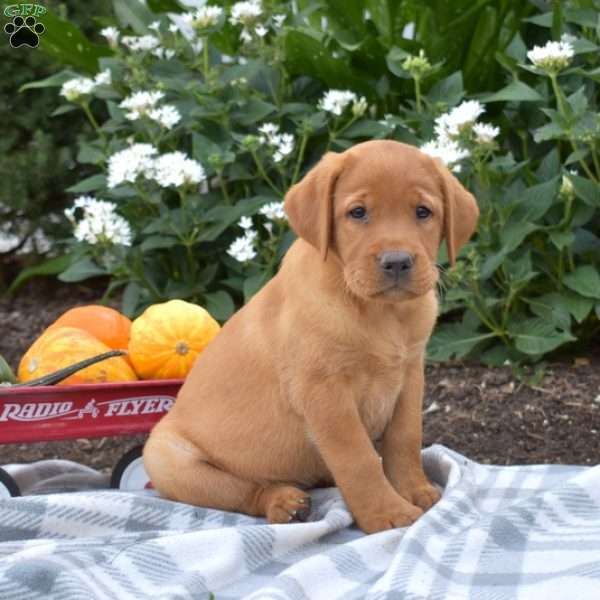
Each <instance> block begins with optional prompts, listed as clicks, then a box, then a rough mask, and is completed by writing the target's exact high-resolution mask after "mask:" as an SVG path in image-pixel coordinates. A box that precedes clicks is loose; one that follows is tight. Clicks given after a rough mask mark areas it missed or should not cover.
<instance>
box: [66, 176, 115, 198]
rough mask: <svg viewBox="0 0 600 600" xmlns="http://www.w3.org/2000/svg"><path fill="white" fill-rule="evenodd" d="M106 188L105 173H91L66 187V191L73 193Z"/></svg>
mask: <svg viewBox="0 0 600 600" xmlns="http://www.w3.org/2000/svg"><path fill="white" fill-rule="evenodd" d="M104 188H106V176H105V175H92V176H91V177H88V178H87V179H84V180H83V181H80V182H79V183H78V184H76V185H72V186H71V187H69V188H67V192H71V193H73V194H85V193H86V192H95V191H96V190H101V189H104Z"/></svg>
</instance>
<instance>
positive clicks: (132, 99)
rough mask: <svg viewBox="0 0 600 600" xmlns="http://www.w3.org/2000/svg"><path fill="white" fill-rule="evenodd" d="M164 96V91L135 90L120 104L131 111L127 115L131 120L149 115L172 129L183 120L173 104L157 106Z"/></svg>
mask: <svg viewBox="0 0 600 600" xmlns="http://www.w3.org/2000/svg"><path fill="white" fill-rule="evenodd" d="M163 98H164V94H163V93H162V92H135V93H134V94H132V95H131V96H128V97H127V98H125V100H123V101H122V102H121V104H119V106H120V107H121V108H125V109H127V110H128V111H129V112H128V113H126V115H125V116H126V117H127V118H128V119H129V120H130V121H137V120H138V119H139V118H140V117H144V116H147V117H148V118H150V119H152V120H153V121H156V122H157V123H159V124H160V125H162V126H163V127H165V128H166V129H172V128H173V127H174V126H175V125H177V123H179V121H181V115H180V114H179V111H178V110H177V109H176V108H175V107H174V106H172V105H171V104H165V105H163V106H161V107H157V106H156V104H157V103H158V102H159V101H160V100H162V99H163Z"/></svg>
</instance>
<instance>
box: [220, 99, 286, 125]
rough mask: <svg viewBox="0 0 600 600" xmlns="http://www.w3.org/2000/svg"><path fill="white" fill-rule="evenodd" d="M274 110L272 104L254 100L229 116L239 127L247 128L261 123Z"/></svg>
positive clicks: (274, 107) (275, 108)
mask: <svg viewBox="0 0 600 600" xmlns="http://www.w3.org/2000/svg"><path fill="white" fill-rule="evenodd" d="M276 110H277V107H276V106H275V105H274V104H270V103H269V102H265V101H264V100H260V99H258V98H255V99H252V100H250V101H249V102H247V103H246V104H245V105H244V106H243V107H242V108H241V109H240V110H238V111H236V112H234V113H233V114H232V115H231V116H232V118H233V119H235V120H236V121H237V122H238V123H240V124H241V125H245V126H246V127H248V126H250V125H254V124H255V123H258V122H259V121H262V120H263V119H264V118H265V117H267V116H269V115H270V114H272V113H274V112H275V111H276Z"/></svg>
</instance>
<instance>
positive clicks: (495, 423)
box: [0, 280, 600, 472]
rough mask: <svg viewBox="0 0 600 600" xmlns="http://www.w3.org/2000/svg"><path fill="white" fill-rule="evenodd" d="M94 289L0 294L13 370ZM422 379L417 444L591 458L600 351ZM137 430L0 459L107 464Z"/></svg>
mask: <svg viewBox="0 0 600 600" xmlns="http://www.w3.org/2000/svg"><path fill="white" fill-rule="evenodd" d="M101 294H102V288H101V287H98V286H97V285H94V286H88V285H75V284H69V285H65V284H59V283H56V282H54V281H51V280H36V281H32V282H30V283H29V284H28V285H26V286H25V287H23V288H21V290H20V291H19V292H18V293H17V294H16V295H15V296H14V297H6V296H0V355H3V356H4V357H5V359H6V360H7V361H8V362H9V364H11V366H12V367H13V369H16V367H17V365H18V362H19V359H20V357H21V356H22V355H23V353H24V352H25V350H27V348H28V347H29V345H30V344H31V343H32V342H33V341H34V339H35V338H36V337H37V336H38V335H39V334H40V333H41V332H42V331H43V330H44V328H45V327H46V326H47V325H49V324H50V323H51V322H52V321H53V320H54V319H56V318H57V317H58V316H59V315H60V314H61V313H62V312H64V311H65V310H67V308H71V307H73V306H77V305H80V304H89V303H96V302H98V300H99V298H100V297H101ZM592 354H594V357H592V356H591V355H592ZM426 381H427V390H426V396H425V400H424V407H425V415H424V440H423V442H424V445H425V446H428V445H430V444H433V443H439V444H444V445H446V446H448V447H450V448H452V449H454V450H456V451H458V452H461V453H462V454H465V455H466V456H468V457H469V458H471V459H473V460H477V461H479V462H483V463H488V464H499V465H512V464H535V463H560V464H580V465H595V464H598V463H600V351H594V350H590V351H589V356H581V357H578V358H570V359H565V360H563V361H560V362H555V363H551V364H550V365H548V367H547V369H546V371H545V376H544V378H543V379H542V381H541V382H540V383H539V384H538V385H535V386H529V385H526V384H524V383H520V382H519V381H518V380H517V379H516V378H515V376H514V375H513V374H512V373H511V371H510V369H508V368H502V369H488V368H486V367H483V366H480V365H477V364H463V363H452V364H442V365H430V366H428V368H427V376H426ZM144 437H145V436H139V435H138V436H135V437H121V438H98V439H91V440H87V439H80V440H67V441H61V442H44V443H36V444H10V445H4V446H0V465H1V464H6V463H13V462H31V461H35V460H40V459H44V458H62V459H70V460H75V461H77V462H80V463H82V464H86V465H89V466H91V467H94V468H96V469H100V470H102V471H105V472H107V471H110V470H112V468H113V467H114V465H115V464H116V462H117V461H118V459H119V458H120V457H121V456H122V454H124V453H125V452H126V451H127V450H128V449H129V448H131V447H133V446H135V445H138V444H140V443H142V442H143V440H144Z"/></svg>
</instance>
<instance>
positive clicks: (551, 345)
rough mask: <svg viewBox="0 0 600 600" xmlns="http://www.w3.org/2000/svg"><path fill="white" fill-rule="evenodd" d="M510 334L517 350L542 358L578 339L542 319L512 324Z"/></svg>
mask: <svg viewBox="0 0 600 600" xmlns="http://www.w3.org/2000/svg"><path fill="white" fill-rule="evenodd" d="M512 327H514V329H512ZM509 334H510V336H511V337H512V338H513V339H514V341H515V347H516V348H517V350H519V352H523V354H528V355H530V356H541V355H542V354H546V353H547V352H551V351H552V350H556V348H558V347H559V346H562V345H563V344H566V343H567V342H571V341H573V340H575V339H576V338H575V337H573V336H572V335H571V334H570V333H568V332H566V331H559V330H557V329H556V327H555V326H554V324H553V323H551V322H549V321H547V320H545V319H540V318H533V319H525V320H523V321H519V322H518V323H513V324H511V325H510V326H509Z"/></svg>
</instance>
